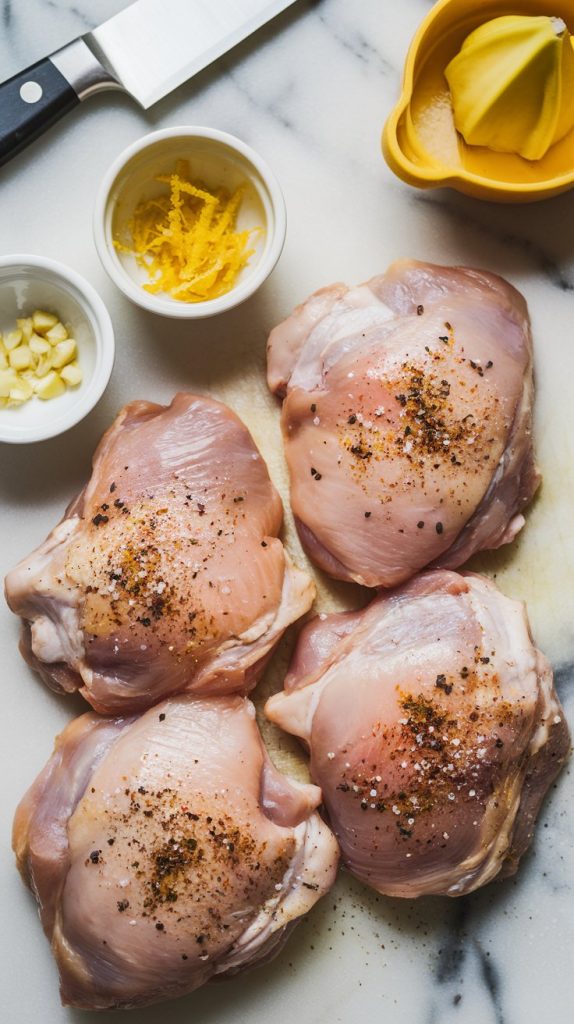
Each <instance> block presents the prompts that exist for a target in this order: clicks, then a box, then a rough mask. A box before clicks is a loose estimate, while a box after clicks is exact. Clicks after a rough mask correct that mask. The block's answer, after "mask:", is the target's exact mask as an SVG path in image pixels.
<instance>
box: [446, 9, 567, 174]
mask: <svg viewBox="0 0 574 1024" xmlns="http://www.w3.org/2000/svg"><path fill="white" fill-rule="evenodd" d="M445 76H446V79H447V82H448V84H449V88H450V92H451V99H452V105H453V110H454V121H455V125H456V128H457V130H458V131H459V132H460V134H461V135H462V136H463V138H464V140H465V142H467V143H468V144H469V145H472V146H488V148H489V149H492V150H495V151H497V152H499V153H518V154H520V156H523V157H525V158H526V159H527V160H539V159H540V158H541V157H543V156H544V154H545V153H546V152H547V151H548V150H549V149H550V147H551V146H552V145H553V144H554V143H555V142H558V141H559V140H560V139H562V138H563V137H564V136H565V135H566V134H567V133H568V132H569V131H570V129H571V128H572V127H574V102H573V99H572V98H573V96H574V48H573V45H572V38H571V36H570V33H569V32H568V29H567V28H566V25H565V24H564V22H563V21H562V20H561V19H560V18H549V17H545V16H541V17H530V16H527V15H507V16H505V17H501V18H494V19H492V20H491V21H487V22H485V23H484V25H481V26H480V27H479V28H477V29H475V31H474V32H471V33H470V35H469V36H467V38H466V39H465V41H464V43H463V44H462V47H461V49H460V51H459V53H458V54H457V56H456V57H454V59H453V60H451V62H450V64H448V66H447V68H446V69H445Z"/></svg>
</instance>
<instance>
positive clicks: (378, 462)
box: [268, 260, 539, 587]
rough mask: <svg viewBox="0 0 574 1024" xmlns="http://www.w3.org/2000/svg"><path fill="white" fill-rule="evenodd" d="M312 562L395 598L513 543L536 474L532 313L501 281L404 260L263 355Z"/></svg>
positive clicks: (302, 317) (334, 299) (273, 338)
mask: <svg viewBox="0 0 574 1024" xmlns="http://www.w3.org/2000/svg"><path fill="white" fill-rule="evenodd" d="M268 383H269V387H270V388H271V390H272V391H273V392H275V393H276V394H277V395H279V396H281V397H284V403H283V413H282V428H283V436H284V441H285V452H286V457H287V463H288V466H289V473H290V478H291V503H292V506H293V512H294V514H295V518H296V522H297V527H298V530H299V534H300V537H301V541H302V543H303V545H304V547H305V548H306V550H307V553H308V554H309V556H310V558H312V559H313V561H314V562H315V563H316V564H317V565H318V566H319V567H320V568H321V569H323V570H325V572H327V573H329V574H330V575H331V576H334V577H336V578H338V579H344V580H354V581H356V582H357V583H362V584H364V585H365V586H369V587H378V586H384V587H392V586H396V585H397V584H399V583H401V582H404V581H405V580H407V579H409V578H410V577H411V576H413V575H414V573H416V572H418V571H419V570H420V569H422V568H424V567H425V566H429V565H432V566H437V567H444V568H456V567H458V566H460V565H462V564H463V563H464V562H465V561H467V559H468V558H469V557H470V556H471V555H472V554H474V553H475V552H476V551H480V550H482V549H485V548H496V547H499V546H500V545H502V544H506V543H509V542H510V541H511V540H512V539H513V538H514V537H515V535H516V533H517V532H518V531H519V530H520V528H521V527H522V525H523V524H524V519H523V516H522V509H523V508H524V507H525V505H526V504H527V503H528V502H529V501H530V499H531V498H532V495H533V494H534V491H535V490H536V487H537V485H538V481H539V476H538V472H537V470H536V467H535V464H534V457H533V452H532V440H531V426H532V424H531V421H532V394H533V380H532V343H531V336H530V324H529V318H528V311H527V308H526V303H525V301H524V299H523V298H522V296H521V295H520V294H519V293H518V292H517V291H516V290H515V289H514V288H513V287H511V285H509V284H507V283H506V282H505V281H503V280H502V279H501V278H499V277H496V276H494V275H493V274H488V273H485V272H483V271H478V270H470V269H466V268H461V267H454V268H450V267H439V266H433V265H431V264H427V263H417V262H414V261H410V260H403V261H401V262H398V263H395V264H393V265H392V266H391V267H390V269H389V270H388V271H387V273H386V274H384V275H382V276H380V277H375V278H373V279H372V280H371V281H368V282H367V283H366V284H363V285H360V286H358V287H355V288H347V287H345V286H344V285H334V286H333V287H331V288H326V289H323V290H322V291H319V292H317V293H315V295H312V296H311V298H310V299H308V300H307V302H305V303H304V304H303V305H302V306H299V307H298V308H297V309H296V310H295V311H294V313H293V314H292V315H291V316H290V317H288V318H287V320H285V322H284V323H282V324H280V325H279V326H278V327H276V328H275V329H274V330H273V331H272V333H271V335H270V338H269V344H268Z"/></svg>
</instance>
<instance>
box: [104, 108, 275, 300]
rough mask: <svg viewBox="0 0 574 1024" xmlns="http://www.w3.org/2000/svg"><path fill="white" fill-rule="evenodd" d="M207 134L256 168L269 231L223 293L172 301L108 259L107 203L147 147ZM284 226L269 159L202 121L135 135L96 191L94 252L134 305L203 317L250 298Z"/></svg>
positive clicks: (271, 260) (268, 268)
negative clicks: (244, 272) (255, 256)
mask: <svg viewBox="0 0 574 1024" xmlns="http://www.w3.org/2000/svg"><path fill="white" fill-rule="evenodd" d="M178 137H180V138H185V139H198V140H201V139H206V140H208V141H212V142H221V143H223V144H224V145H225V146H227V147H229V148H230V149H234V150H235V151H236V152H237V153H239V154H240V156H242V157H243V158H244V160H246V162H247V163H248V164H249V163H250V164H252V166H253V167H254V168H255V170H256V171H257V172H258V174H259V176H260V177H261V180H262V181H263V183H264V184H265V187H266V189H267V191H268V193H269V200H270V205H271V209H272V212H273V222H274V223H273V233H272V238H271V242H270V244H269V246H268V247H267V250H266V252H265V254H264V258H263V259H261V260H260V262H259V263H258V264H257V266H256V267H255V269H254V271H253V273H252V274H250V275H249V277H248V278H247V279H246V280H245V281H244V282H242V283H241V284H239V285H237V287H234V288H231V289H230V290H229V291H228V292H226V293H225V294H224V295H220V296H218V298H216V299H206V300H205V301H204V302H197V303H186V302H176V301H174V300H169V299H162V298H160V297H158V296H157V295H153V294H151V293H150V292H146V291H145V290H144V289H143V288H142V287H141V286H140V285H137V284H136V283H135V281H134V280H133V279H132V278H131V277H130V276H129V274H128V273H127V271H125V272H124V271H118V265H117V263H116V262H115V261H114V260H113V259H112V257H111V255H110V251H109V243H108V238H107V233H106V230H105V223H106V211H107V205H108V201H109V197H110V193H111V191H112V188H113V185H114V184H115V181H116V179H117V178H118V177H119V175H120V173H121V171H122V170H123V168H124V166H125V165H126V164H127V163H128V162H129V161H130V160H131V159H132V158H133V157H134V156H137V154H138V153H141V152H143V151H144V150H146V149H148V147H150V146H153V145H155V144H156V143H157V142H161V141H163V140H164V139H165V140H167V139H176V138H178ZM286 231H287V211H286V207H285V199H284V197H283V193H282V191H281V186H280V185H279V182H278V180H277V177H276V176H275V173H274V172H273V171H272V170H271V168H270V166H269V164H268V163H267V161H266V160H264V159H263V157H261V156H260V155H259V153H257V152H256V151H255V150H254V149H252V148H251V146H249V145H248V144H247V143H246V142H243V140H242V139H239V138H237V136H235V135H231V134H230V133H229V132H224V131H221V130H220V129H219V128H208V127H204V126H202V125H178V126H176V127H174V128H161V129H160V130H159V131H156V132H149V133H148V134H146V135H143V136H142V137H141V138H140V139H136V141H135V142H132V143H131V145H129V146H127V148H126V149H124V150H123V151H122V152H121V153H120V154H119V156H118V157H116V159H115V160H114V162H113V163H112V165H111V166H110V167H109V169H108V171H107V172H106V174H105V176H104V178H103V181H102V183H101V185H100V188H99V191H98V194H97V196H96V203H95V207H94V217H93V232H94V241H95V244H96V249H97V251H98V255H99V257H100V259H101V261H102V264H103V266H104V269H105V270H106V272H107V273H108V275H109V277H110V278H111V280H112V281H113V282H114V284H116V285H117V287H118V288H119V289H120V290H121V291H122V292H123V293H124V295H126V296H127V297H128V298H129V299H131V300H132V302H135V303H136V305H138V306H141V307H142V308H143V309H147V310H149V311H150V312H152V313H156V314H159V315H160V316H166V317H172V318H173V319H179V320H201V319H204V318H205V317H210V316H214V315H215V314H217V313H223V312H225V311H226V310H228V309H232V308H233V307H234V306H238V305H239V304H240V303H241V302H244V301H245V299H248V298H249V297H250V296H251V295H253V293H254V292H255V291H257V289H258V288H259V287H260V285H262V284H263V282H264V281H265V280H266V278H267V277H268V276H269V274H270V273H271V271H272V270H273V268H274V267H275V265H276V264H277V261H278V259H279V257H280V255H281V252H282V250H283V246H284V244H285V235H286Z"/></svg>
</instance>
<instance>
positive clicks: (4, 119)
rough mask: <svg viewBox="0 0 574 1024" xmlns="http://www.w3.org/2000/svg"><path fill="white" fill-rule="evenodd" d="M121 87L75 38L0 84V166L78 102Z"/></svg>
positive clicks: (87, 48)
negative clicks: (95, 94)
mask: <svg viewBox="0 0 574 1024" xmlns="http://www.w3.org/2000/svg"><path fill="white" fill-rule="evenodd" d="M114 88H115V89H118V88H121V87H120V86H119V84H118V83H117V82H116V81H115V79H114V78H113V77H112V76H111V75H110V73H109V72H108V71H107V70H106V69H105V68H104V67H102V65H101V64H100V62H99V61H98V60H97V59H96V57H95V56H94V54H93V53H92V52H91V50H90V49H89V47H87V46H86V44H85V43H84V42H83V40H81V39H76V40H75V41H74V42H73V43H70V44H69V45H68V46H65V47H63V49H61V50H58V51H57V52H56V53H54V54H52V55H51V56H50V57H45V58H44V59H43V60H40V61H38V62H37V63H36V64H33V65H32V66H31V67H29V68H27V69H26V70H25V71H21V72H19V73H18V74H17V75H14V77H13V78H9V79H8V81H7V82H3V83H2V85H0V164H3V163H6V162H7V161H8V160H10V159H11V158H12V157H13V156H16V154H17V153H19V152H20V151H21V150H22V149H24V148H25V147H26V146H27V145H28V144H29V143H30V142H33V141H34V139H37V138H38V136H39V135H42V133H43V132H45V131H47V129H48V128H50V127H51V126H52V125H53V124H55V123H56V121H59V119H60V118H61V117H63V115H64V114H67V113H68V111H70V110H73V108H74V107H76V106H77V105H78V103H79V102H80V100H82V99H85V98H86V96H89V95H91V94H92V93H93V92H97V91H100V90H103V89H114Z"/></svg>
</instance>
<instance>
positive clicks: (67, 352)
mask: <svg viewBox="0 0 574 1024" xmlns="http://www.w3.org/2000/svg"><path fill="white" fill-rule="evenodd" d="M75 355H76V342H75V341H74V339H73V338H67V339H66V341H58V342H57V343H56V344H55V345H54V348H53V351H52V366H54V367H55V368H56V369H57V370H59V369H60V368H61V367H62V366H65V365H66V363H71V361H72V359H73V358H74V356H75Z"/></svg>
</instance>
